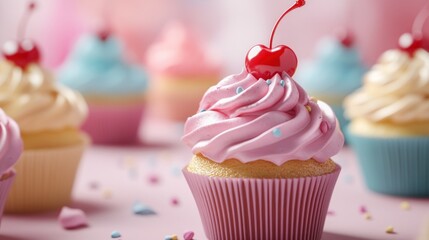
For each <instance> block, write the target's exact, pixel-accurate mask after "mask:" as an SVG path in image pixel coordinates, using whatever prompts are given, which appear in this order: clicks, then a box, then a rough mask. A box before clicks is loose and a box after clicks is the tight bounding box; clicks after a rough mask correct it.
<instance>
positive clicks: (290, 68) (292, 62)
mask: <svg viewBox="0 0 429 240" xmlns="http://www.w3.org/2000/svg"><path fill="white" fill-rule="evenodd" d="M304 5H305V0H297V1H296V2H295V4H294V5H293V6H292V7H290V8H289V9H288V10H286V12H284V13H283V14H282V15H281V16H280V18H279V19H278V20H277V22H276V24H275V25H274V28H273V30H272V32H271V37H270V47H266V46H264V45H256V46H254V47H252V48H251V49H250V50H249V52H248V53H247V55H246V59H245V65H246V69H247V71H248V72H249V73H250V74H252V75H253V76H254V77H255V78H258V79H259V78H262V79H265V80H268V79H270V78H272V77H273V76H275V75H276V74H281V73H283V72H286V73H287V74H288V75H289V76H291V77H292V76H293V74H294V73H295V70H296V68H297V66H298V58H297V57H296V54H295V52H294V51H293V50H292V49H291V48H290V47H288V46H285V45H280V46H277V47H275V48H273V38H274V33H275V32H276V29H277V26H278V25H279V23H280V21H281V20H282V18H283V17H284V16H286V14H288V13H289V12H290V11H292V10H294V9H296V8H299V7H302V6H304Z"/></svg>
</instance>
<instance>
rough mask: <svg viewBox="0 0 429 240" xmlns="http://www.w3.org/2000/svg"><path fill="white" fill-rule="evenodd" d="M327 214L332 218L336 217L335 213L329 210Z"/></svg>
mask: <svg viewBox="0 0 429 240" xmlns="http://www.w3.org/2000/svg"><path fill="white" fill-rule="evenodd" d="M327 214H328V215H330V216H335V211H332V210H329V211H328V213H327Z"/></svg>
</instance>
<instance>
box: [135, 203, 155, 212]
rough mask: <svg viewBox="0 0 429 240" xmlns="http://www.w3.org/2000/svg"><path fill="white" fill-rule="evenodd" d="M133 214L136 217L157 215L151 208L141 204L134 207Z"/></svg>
mask: <svg viewBox="0 0 429 240" xmlns="http://www.w3.org/2000/svg"><path fill="white" fill-rule="evenodd" d="M133 212H134V214H136V215H154V214H156V213H155V211H154V210H152V209H151V208H150V207H149V206H146V205H145V204H143V203H141V202H136V203H134V205H133Z"/></svg>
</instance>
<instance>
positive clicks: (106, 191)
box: [103, 189, 112, 199]
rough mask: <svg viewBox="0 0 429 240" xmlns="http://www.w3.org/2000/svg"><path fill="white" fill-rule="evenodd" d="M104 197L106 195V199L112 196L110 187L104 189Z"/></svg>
mask: <svg viewBox="0 0 429 240" xmlns="http://www.w3.org/2000/svg"><path fill="white" fill-rule="evenodd" d="M103 197H104V198H105V199H109V198H112V191H110V190H108V189H106V190H104V192H103Z"/></svg>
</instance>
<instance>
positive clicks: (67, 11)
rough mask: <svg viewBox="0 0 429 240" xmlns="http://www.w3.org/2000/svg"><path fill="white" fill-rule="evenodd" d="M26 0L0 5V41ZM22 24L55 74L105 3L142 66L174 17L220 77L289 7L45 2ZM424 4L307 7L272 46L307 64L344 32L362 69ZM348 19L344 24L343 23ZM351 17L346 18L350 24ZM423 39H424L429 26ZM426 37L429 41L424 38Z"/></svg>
mask: <svg viewBox="0 0 429 240" xmlns="http://www.w3.org/2000/svg"><path fill="white" fill-rule="evenodd" d="M26 2H27V1H25V0H14V1H0V29H2V30H1V31H0V42H4V41H5V40H7V39H11V38H14V37H15V35H16V34H15V32H16V26H17V24H18V20H19V17H20V16H21V14H22V12H23V10H24V6H25V3H26ZM38 3H39V5H40V7H39V10H38V11H37V12H36V13H35V14H34V18H33V19H32V20H31V22H30V24H29V31H28V36H30V37H33V38H35V39H36V40H37V41H38V42H39V44H40V45H41V46H42V48H43V53H44V62H45V63H47V64H48V66H49V67H57V66H58V65H59V64H60V63H61V62H62V61H63V59H64V57H65V55H66V54H67V52H68V51H69V49H70V47H71V46H72V44H73V43H74V41H75V39H76V38H77V36H78V35H79V34H81V33H82V32H84V31H85V30H88V29H94V28H96V27H97V25H99V24H100V20H101V19H102V14H103V13H102V12H103V10H102V9H103V8H105V7H106V3H107V4H108V5H107V6H108V9H109V15H110V21H111V26H112V29H113V31H114V32H115V33H117V34H118V35H119V37H120V38H121V39H122V40H123V41H124V43H125V46H126V50H127V53H128V56H129V57H130V58H131V59H133V60H135V61H139V62H143V60H144V54H145V50H146V48H147V47H148V45H149V44H150V43H151V42H153V41H154V40H156V38H157V36H158V35H159V33H160V31H161V28H162V26H163V25H164V24H165V23H166V22H168V21H169V20H172V19H175V18H180V19H182V20H183V21H184V22H186V23H188V24H189V25H191V26H192V27H193V28H194V29H195V31H197V33H199V34H200V35H201V36H202V38H203V39H205V40H206V41H207V42H208V43H209V44H211V45H213V47H214V48H216V49H217V50H218V53H219V55H220V56H221V57H223V59H224V61H223V62H224V65H225V67H226V72H228V73H230V72H231V71H233V72H237V71H239V70H240V69H241V68H242V67H243V61H244V56H245V54H246V52H247V51H248V49H249V48H250V47H251V46H252V45H254V44H257V43H262V44H268V38H269V35H270V32H271V28H272V26H273V24H274V22H275V21H276V19H277V18H278V17H279V16H280V15H281V13H282V12H283V11H284V10H285V9H286V8H287V7H289V6H290V5H292V3H293V1H292V0H291V1H279V0H252V1H249V0H234V1H228V0H216V1H215V0H180V1H178V0H109V1H107V0H92V1H85V0H44V1H39V2H38ZM425 3H427V0H407V1H405V0H344V1H338V0H324V1H313V0H309V1H307V5H306V6H305V7H304V8H303V9H301V10H298V11H295V12H293V13H291V15H290V16H287V17H286V18H285V20H284V22H282V23H281V24H280V28H279V30H278V32H277V35H276V38H275V41H274V42H275V43H276V44H280V43H284V44H287V45H289V46H291V47H292V48H294V49H295V51H296V52H297V54H298V56H299V58H300V59H304V58H310V57H311V56H312V55H313V53H314V48H315V45H316V43H317V41H318V40H319V39H320V38H321V37H323V36H326V35H328V34H331V33H333V32H334V31H335V29H336V28H338V27H344V26H346V25H350V26H351V27H352V29H354V31H355V33H356V35H357V43H358V45H359V47H360V49H361V50H362V52H363V56H364V58H365V60H366V61H367V63H369V64H371V63H373V62H374V61H375V59H376V58H377V57H378V56H379V54H380V53H381V52H382V51H384V50H386V49H388V48H392V47H395V46H396V42H397V39H398V37H399V36H400V35H401V34H402V33H403V32H408V31H410V30H411V25H412V21H413V19H414V17H415V16H416V14H417V13H418V11H419V10H420V9H421V8H422V7H423V6H424V4H425ZM348 16H349V17H348ZM350 16H351V17H350ZM425 33H426V34H427V35H429V24H426V29H425ZM428 37H429V36H428Z"/></svg>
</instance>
